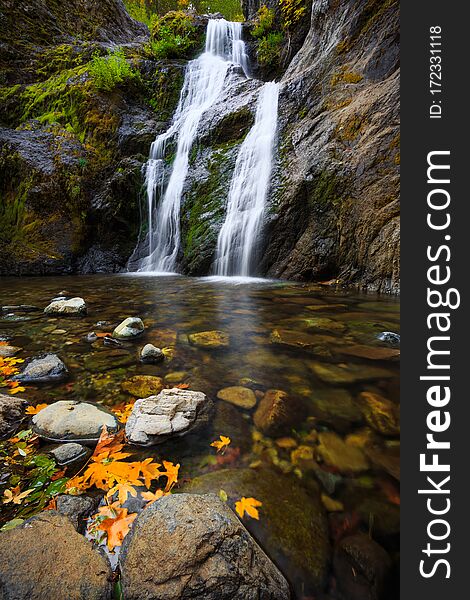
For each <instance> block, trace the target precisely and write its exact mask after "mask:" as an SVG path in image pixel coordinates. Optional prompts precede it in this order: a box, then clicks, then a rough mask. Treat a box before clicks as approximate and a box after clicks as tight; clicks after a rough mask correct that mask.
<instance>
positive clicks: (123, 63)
mask: <svg viewBox="0 0 470 600" xmlns="http://www.w3.org/2000/svg"><path fill="white" fill-rule="evenodd" d="M88 72H89V74H90V77H91V79H92V81H93V83H94V85H95V87H96V89H97V90H101V91H105V92H110V91H111V90H113V89H114V88H115V87H117V86H118V85H120V84H122V83H129V82H130V81H132V80H135V79H138V78H139V77H140V74H139V72H138V71H136V70H134V69H133V68H132V67H131V65H130V64H129V63H128V61H127V60H126V56H125V54H124V50H123V49H122V48H116V49H115V50H108V54H107V55H106V56H100V55H99V53H97V52H95V54H93V58H92V60H91V62H90V64H89V66H88Z"/></svg>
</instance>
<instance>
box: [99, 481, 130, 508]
mask: <svg viewBox="0 0 470 600" xmlns="http://www.w3.org/2000/svg"><path fill="white" fill-rule="evenodd" d="M116 492H117V493H118V502H119V504H124V502H125V501H126V500H127V496H128V495H129V494H130V495H131V496H132V497H133V498H135V497H136V496H137V490H136V489H135V487H134V486H132V485H129V484H128V483H117V484H116V485H115V486H114V487H112V488H111V489H110V490H109V492H108V493H107V494H106V496H107V497H108V498H111V497H112V495H113V494H115V493H116Z"/></svg>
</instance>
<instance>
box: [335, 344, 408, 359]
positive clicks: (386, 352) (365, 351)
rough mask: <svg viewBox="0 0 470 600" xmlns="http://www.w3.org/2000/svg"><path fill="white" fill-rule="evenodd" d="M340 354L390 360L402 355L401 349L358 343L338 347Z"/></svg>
mask: <svg viewBox="0 0 470 600" xmlns="http://www.w3.org/2000/svg"><path fill="white" fill-rule="evenodd" d="M338 351H339V352H340V354H347V355H349V356H357V357H358V358H367V359H368V360H390V359H392V358H398V357H399V356H400V350H398V349H396V348H382V347H379V346H366V345H364V344H356V345H354V346H341V347H340V348H338Z"/></svg>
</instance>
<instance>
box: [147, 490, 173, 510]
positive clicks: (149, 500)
mask: <svg viewBox="0 0 470 600" xmlns="http://www.w3.org/2000/svg"><path fill="white" fill-rule="evenodd" d="M141 495H142V498H143V499H144V500H146V501H147V505H146V507H145V508H147V506H150V505H151V504H153V503H154V502H156V501H157V500H159V499H160V498H162V497H163V496H167V495H168V494H166V493H165V492H164V491H163V490H157V491H156V492H155V494H153V493H152V492H142V494H141Z"/></svg>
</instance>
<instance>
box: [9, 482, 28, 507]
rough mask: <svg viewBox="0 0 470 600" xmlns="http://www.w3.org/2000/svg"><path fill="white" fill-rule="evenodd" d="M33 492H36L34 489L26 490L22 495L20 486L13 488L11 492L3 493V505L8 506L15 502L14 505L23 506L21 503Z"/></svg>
mask: <svg viewBox="0 0 470 600" xmlns="http://www.w3.org/2000/svg"><path fill="white" fill-rule="evenodd" d="M31 492H34V489H31V490H26V491H25V492H21V493H20V486H19V485H17V486H16V487H14V488H12V489H11V490H5V491H4V492H3V496H4V499H3V504H8V503H9V502H13V504H21V502H22V501H23V500H24V499H25V498H26V496H29V494H31Z"/></svg>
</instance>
